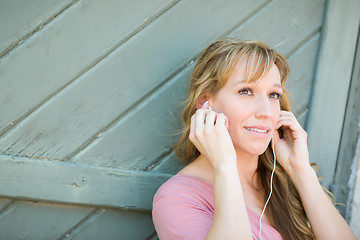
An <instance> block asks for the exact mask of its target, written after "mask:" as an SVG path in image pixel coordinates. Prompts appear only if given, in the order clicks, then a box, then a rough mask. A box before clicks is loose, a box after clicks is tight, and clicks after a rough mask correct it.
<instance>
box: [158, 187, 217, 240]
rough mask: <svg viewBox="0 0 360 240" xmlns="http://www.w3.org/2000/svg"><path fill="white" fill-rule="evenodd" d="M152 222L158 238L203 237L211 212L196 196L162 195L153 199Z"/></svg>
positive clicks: (211, 216)
mask: <svg viewBox="0 0 360 240" xmlns="http://www.w3.org/2000/svg"><path fill="white" fill-rule="evenodd" d="M152 214H153V222H154V225H155V229H156V232H157V234H158V237H159V239H160V240H178V239H182V240H185V239H186V240H187V239H189V240H190V239H191V240H194V239H195V240H198V239H199V240H201V239H205V237H206V235H207V233H208V231H209V229H210V227H211V224H212V221H213V214H212V213H211V212H210V211H209V210H208V209H207V208H206V206H204V205H203V204H202V202H201V201H199V200H198V199H196V197H193V196H189V195H188V194H185V195H181V196H179V195H178V196H174V195H164V196H161V197H159V198H158V199H156V200H155V201H154V205H153V211H152Z"/></svg>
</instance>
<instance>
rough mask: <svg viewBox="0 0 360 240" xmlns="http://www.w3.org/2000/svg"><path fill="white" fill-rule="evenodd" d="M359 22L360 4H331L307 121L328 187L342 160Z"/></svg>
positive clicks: (311, 143)
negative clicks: (341, 154)
mask: <svg viewBox="0 0 360 240" xmlns="http://www.w3.org/2000/svg"><path fill="white" fill-rule="evenodd" d="M359 22H360V1H358V0H354V1H349V2H348V3H347V4H343V2H342V1H336V0H334V1H329V2H328V9H327V14H326V18H325V23H324V27H323V33H322V34H323V38H322V44H321V48H320V53H319V58H318V66H317V70H316V78H315V81H314V86H313V93H312V100H311V108H310V111H309V117H308V120H307V123H308V124H307V130H308V133H309V138H308V143H309V152H310V161H316V162H317V163H318V164H319V175H321V176H323V178H322V180H321V182H322V184H323V185H324V186H325V187H327V188H328V187H329V185H330V184H331V183H332V181H333V177H334V172H335V166H336V161H337V157H338V150H339V145H340V139H341V131H342V128H343V124H344V123H343V121H344V114H345V109H346V102H347V99H348V91H349V84H350V79H351V72H352V66H353V61H354V54H355V53H354V49H355V46H356V40H357V33H358V29H359ZM344 26H346V27H344ZM343 43H346V44H343Z"/></svg>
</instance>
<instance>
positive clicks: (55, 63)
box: [0, 0, 169, 134]
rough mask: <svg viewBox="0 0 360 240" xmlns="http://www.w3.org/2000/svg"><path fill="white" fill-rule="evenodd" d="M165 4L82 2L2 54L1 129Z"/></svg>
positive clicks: (161, 1)
mask: <svg viewBox="0 0 360 240" xmlns="http://www.w3.org/2000/svg"><path fill="white" fill-rule="evenodd" d="M124 5H125V6H126V7H124ZM139 5H141V6H142V7H141V8H139ZM168 5H169V1H166V0H154V1H151V2H150V1H141V0H137V1H125V0H123V1H115V0H112V1H106V3H105V2H104V1H99V0H97V1H81V2H79V3H78V4H75V5H74V6H72V7H71V8H70V9H68V10H67V11H66V12H65V13H64V14H61V15H59V16H58V17H56V18H55V19H54V20H53V21H51V22H50V23H49V24H47V25H46V26H45V27H44V28H42V29H41V31H38V32H37V34H34V35H32V36H31V37H29V38H28V39H26V41H24V43H23V44H21V45H20V46H19V47H17V48H16V51H12V52H10V53H9V54H8V55H7V56H5V57H3V58H2V59H1V64H0V74H1V75H0V78H1V81H0V102H1V103H2V104H1V105H0V112H2V113H4V112H6V114H2V116H1V118H0V134H1V133H3V132H4V131H6V130H7V129H9V128H11V127H13V126H14V125H16V124H17V123H18V122H19V121H21V120H22V118H24V117H26V116H27V115H28V114H29V113H31V112H32V111H34V110H35V109H36V108H37V107H38V106H39V105H41V104H43V103H44V102H46V101H47V100H48V99H49V98H51V97H52V96H53V95H54V94H56V93H57V92H59V91H60V90H61V89H62V88H63V87H65V86H66V85H67V84H69V83H70V82H72V81H73V80H74V79H76V78H77V77H78V76H79V75H81V74H82V73H84V72H85V71H87V70H88V69H89V68H91V67H92V66H93V65H95V64H96V63H97V62H98V61H101V60H102V59H103V58H104V57H105V56H107V55H108V54H109V53H110V52H112V51H113V50H114V49H116V48H117V47H118V46H119V45H121V44H122V42H123V41H125V40H126V39H128V38H129V37H131V36H132V35H133V34H135V33H136V32H137V31H139V29H141V27H142V26H144V25H147V24H148V22H151V21H150V20H151V19H152V18H154V17H155V16H157V15H158V14H161V13H162V12H163V11H164V10H166V9H167V8H168ZM24 99H26V101H24ZM14 106H16V107H14Z"/></svg>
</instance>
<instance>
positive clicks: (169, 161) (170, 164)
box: [149, 152, 185, 174]
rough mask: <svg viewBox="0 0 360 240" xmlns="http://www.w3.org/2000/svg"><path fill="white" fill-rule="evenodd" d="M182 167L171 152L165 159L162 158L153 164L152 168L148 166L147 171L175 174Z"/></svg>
mask: <svg viewBox="0 0 360 240" xmlns="http://www.w3.org/2000/svg"><path fill="white" fill-rule="evenodd" d="M184 166H185V164H183V163H182V162H180V160H179V159H178V158H177V157H176V155H175V153H174V152H171V153H170V154H168V155H167V156H166V157H164V158H162V159H161V160H160V161H159V162H157V163H155V164H154V165H153V166H150V169H149V170H151V171H155V172H164V173H168V174H176V173H177V172H178V171H180V170H181V169H182V168H183V167H184Z"/></svg>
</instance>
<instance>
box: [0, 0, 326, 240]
mask: <svg viewBox="0 0 360 240" xmlns="http://www.w3.org/2000/svg"><path fill="white" fill-rule="evenodd" d="M324 8H325V2H324V0H304V1H296V0H273V1H268V0H256V1H254V0H241V1H239V0H233V1H231V0H227V1H216V0H208V1H205V0H174V1H165V0H152V1H140V0H133V1H126V0H121V1H115V0H108V1H100V0H87V1H85V0H83V1H81V0H66V1H64V0H63V1H60V0H58V1H56V0H49V1H43V0H42V1H41V0H34V1H31V2H30V1H21V0H14V1H0V32H1V35H0V164H1V167H0V196H2V199H1V201H0V238H1V239H37V240H39V239H151V238H155V235H156V234H155V230H154V227H153V225H152V221H151V214H150V210H151V204H152V197H153V195H154V193H155V191H156V189H157V188H158V187H159V186H160V184H161V183H162V182H164V181H165V180H166V179H167V178H168V177H170V176H171V174H174V173H176V172H177V171H178V170H179V169H180V168H181V167H182V164H180V163H179V162H178V160H177V159H176V158H175V156H174V154H173V153H172V152H171V149H170V147H171V145H172V143H174V141H175V140H176V135H174V132H175V130H177V129H179V127H180V121H179V111H180V110H181V104H180V103H181V101H182V100H184V97H185V94H186V88H187V83H188V78H189V74H190V73H191V70H192V68H193V66H194V62H195V61H196V57H197V56H198V54H199V53H200V52H201V50H202V49H203V48H204V47H205V46H206V45H208V44H209V43H211V42H212V41H213V40H215V39H217V38H219V37H221V36H224V35H229V36H233V37H239V38H242V39H257V40H261V41H264V42H265V43H267V44H269V45H270V46H273V47H275V48H276V49H278V50H279V51H280V52H282V53H283V54H285V55H286V57H287V58H288V60H289V62H290V66H291V73H290V79H289V82H288V89H289V91H290V92H293V94H292V100H293V103H292V108H293V111H294V112H295V114H296V115H297V117H298V118H299V121H300V122H301V124H302V125H303V126H305V125H306V121H307V120H306V119H307V114H308V110H309V108H310V105H309V102H310V98H311V88H312V86H313V82H312V81H313V77H314V72H315V66H316V59H317V52H318V49H319V43H320V39H321V37H320V31H321V28H322V24H323V12H324ZM140 230H141V231H140Z"/></svg>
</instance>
